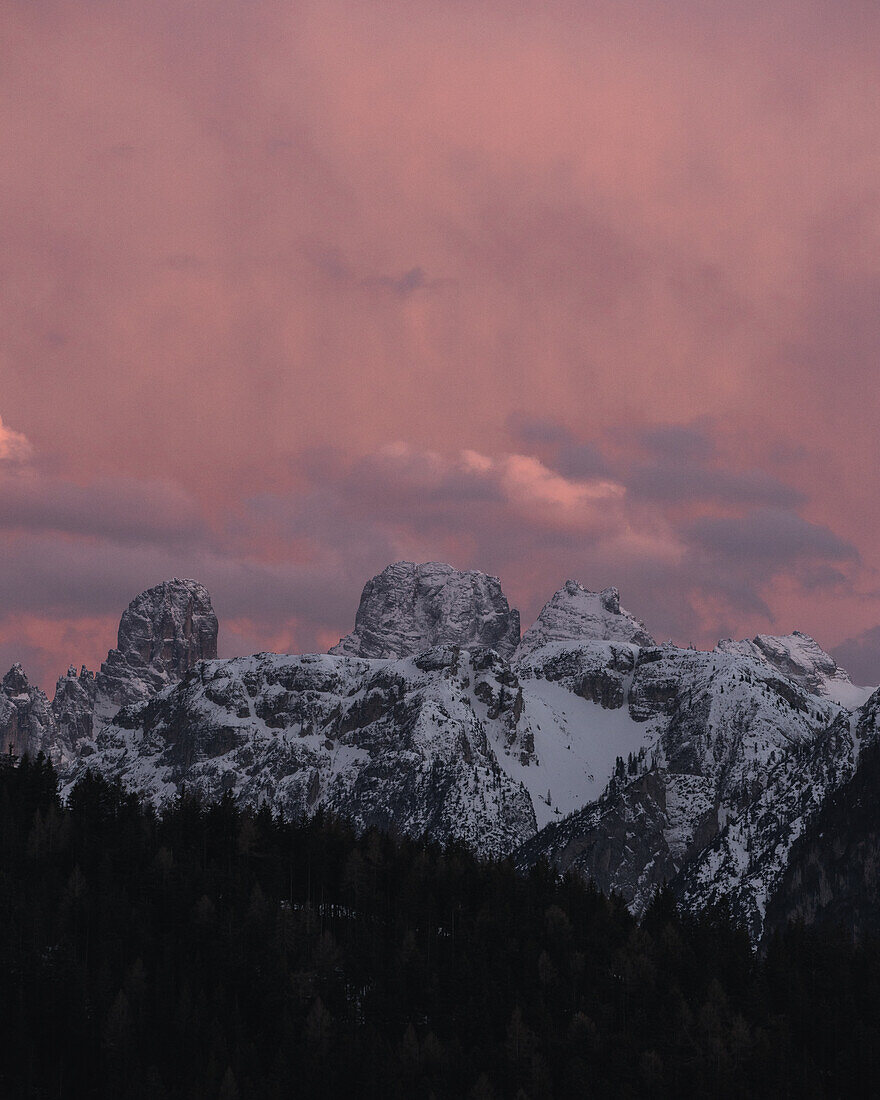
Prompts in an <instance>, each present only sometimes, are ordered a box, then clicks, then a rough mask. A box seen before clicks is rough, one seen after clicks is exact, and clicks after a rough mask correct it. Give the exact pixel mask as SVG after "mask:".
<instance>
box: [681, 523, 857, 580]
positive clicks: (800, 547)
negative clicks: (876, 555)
mask: <svg viewBox="0 0 880 1100" xmlns="http://www.w3.org/2000/svg"><path fill="white" fill-rule="evenodd" d="M684 534H685V535H686V536H687V538H688V539H689V540H690V541H691V542H692V544H693V545H694V546H696V547H697V548H699V549H700V550H701V551H703V552H705V553H708V554H711V555H716V556H717V557H718V558H719V559H720V560H721V561H722V562H734V563H736V564H739V565H743V566H750V567H751V566H754V567H755V568H758V569H761V570H762V571H763V572H765V573H769V572H772V571H775V570H784V569H789V568H790V567H791V566H793V565H795V564H797V563H800V562H804V561H813V560H815V559H830V560H831V561H849V562H857V561H858V560H859V554H858V551H857V550H856V549H855V547H854V546H852V545H851V544H850V543H848V542H846V541H845V540H843V539H841V538H839V537H838V536H837V535H835V534H834V532H833V531H831V530H829V528H827V527H824V526H822V525H821V524H818V523H810V522H809V521H808V520H805V519H803V518H802V517H801V516H799V515H797V514H796V513H795V512H791V511H786V510H785V509H782V508H762V509H758V510H755V511H752V512H749V513H748V514H747V515H745V516H743V517H741V518H732V517H728V516H703V517H701V518H699V519H696V520H694V521H693V522H691V523H689V524H687V525H686V527H685V528H684Z"/></svg>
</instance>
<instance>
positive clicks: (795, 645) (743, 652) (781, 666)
mask: <svg viewBox="0 0 880 1100" xmlns="http://www.w3.org/2000/svg"><path fill="white" fill-rule="evenodd" d="M715 649H716V651H717V652H719V653H737V654H739V655H740V656H743V657H753V658H754V659H755V660H757V661H761V662H762V663H763V664H768V665H770V666H771V667H772V668H775V669H776V670H777V671H778V672H781V673H782V674H783V676H787V677H788V678H789V679H790V680H794V681H795V682H796V683H798V684H800V685H801V686H802V687H804V688H806V690H807V691H809V692H810V693H811V694H813V695H820V696H825V697H826V698H829V699H832V700H834V701H835V702H838V703H840V704H841V705H843V706H849V707H852V706H857V705H859V704H861V703H863V702H864V701H865V698H867V695H868V694H870V692H869V691H868V690H867V689H864V688H859V687H856V686H855V685H854V684H853V682H852V680H850V678H849V675H848V674H847V673H846V672H845V671H844V670H843V669H842V668H841V667H840V666H839V665H838V664H837V662H836V661H835V660H834V658H833V657H832V656H831V654H830V653H826V652H825V650H824V649H822V647H821V646H820V645H819V643H818V642H817V641H816V640H815V638H811V637H810V635H809V634H804V633H802V632H801V631H800V630H794V631H792V633H791V634H780V635H776V634H757V635H756V636H755V637H754V638H752V639H744V640H742V641H733V640H732V639H730V638H724V639H722V640H721V641H720V642H719V643H718V645H717V646H716V647H715Z"/></svg>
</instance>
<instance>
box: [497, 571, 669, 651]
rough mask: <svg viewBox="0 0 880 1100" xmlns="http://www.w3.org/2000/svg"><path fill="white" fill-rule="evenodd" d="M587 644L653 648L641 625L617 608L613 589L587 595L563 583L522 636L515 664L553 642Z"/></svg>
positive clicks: (574, 583)
mask: <svg viewBox="0 0 880 1100" xmlns="http://www.w3.org/2000/svg"><path fill="white" fill-rule="evenodd" d="M589 641H615V642H630V643H632V644H633V645H638V646H652V645H655V644H656V643H655V642H654V639H653V638H652V637H651V635H650V634H649V633H648V632H647V630H646V629H645V626H644V624H643V623H640V622H639V621H638V620H637V619H635V618H634V617H633V616H632V615H630V613H629V612H628V611H626V610H625V609H624V608H622V607H621V606H620V593H619V592H618V591H617V589H616V588H605V589H603V590H602V591H601V592H590V591H589V590H588V589H586V588H584V587H583V585H580V584H578V582H577V581H566V582H565V584H564V585H563V586H562V588H560V589H559V591H558V592H556V593H554V595H553V596H552V598H551V599H550V600H549V601H548V602H547V603H546V604H545V605H544V607H543V609H542V611H541V614H540V615H539V616H538V618H537V620H536V621H535V623H534V625H533V626H531V627H530V628H529V629H528V630H527V631H526V632H525V634H524V635H523V639H522V641H521V642H520V644H519V648H518V649H517V652H516V660H517V661H522V660H524V659H525V658H526V657H528V656H529V655H530V654H532V653H533V652H534V651H535V650H537V649H541V648H543V647H544V646H547V645H549V644H551V643H554V642H560V643H563V642H564V643H572V642H589Z"/></svg>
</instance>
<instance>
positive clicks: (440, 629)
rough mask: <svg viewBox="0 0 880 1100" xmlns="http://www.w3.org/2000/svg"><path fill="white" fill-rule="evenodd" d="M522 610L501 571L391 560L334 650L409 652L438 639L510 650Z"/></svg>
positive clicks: (375, 653)
mask: <svg viewBox="0 0 880 1100" xmlns="http://www.w3.org/2000/svg"><path fill="white" fill-rule="evenodd" d="M518 641H519V612H518V611H514V610H512V609H511V608H510V607H509V606H508V603H507V597H506V596H505V595H504V593H503V592H502V591H501V585H500V584H499V582H498V578H497V577H488V576H486V574H485V573H478V572H476V571H475V570H467V571H463V570H458V569H453V568H452V566H451V565H443V564H441V563H439V562H426V563H423V564H419V565H417V564H415V563H414V562H411V561H399V562H395V564H394V565H389V566H387V567H386V568H385V569H383V570H382V572H381V573H379V574H378V575H377V576H375V577H373V579H372V580H369V581H367V583H366V585H364V591H363V594H362V595H361V602H360V606H359V607H358V610H357V615H356V616H355V626H354V630H353V631H352V632H351V634H348V635H346V636H345V637H344V638H343V639H342V640H341V641H340V642H339V643H338V644H337V645H335V646H333V648H332V649H331V650H330V652H331V653H336V654H345V655H349V656H356V657H407V656H411V655H413V654H416V653H421V652H424V650H426V649H430V648H431V647H432V646H436V645H459V646H462V647H463V648H475V647H480V646H489V647H491V648H492V649H496V650H498V652H499V653H501V654H503V655H504V656H509V655H510V654H511V653H512V652H513V650H514V648H515V647H516V645H517V643H518Z"/></svg>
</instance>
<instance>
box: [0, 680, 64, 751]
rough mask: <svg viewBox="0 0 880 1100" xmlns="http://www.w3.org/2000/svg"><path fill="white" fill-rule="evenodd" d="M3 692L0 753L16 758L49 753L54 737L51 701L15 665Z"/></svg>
mask: <svg viewBox="0 0 880 1100" xmlns="http://www.w3.org/2000/svg"><path fill="white" fill-rule="evenodd" d="M0 687H2V690H0V751H2V752H12V753H13V754H14V755H16V756H21V755H23V754H24V753H26V752H27V753H30V755H31V756H35V755H36V754H37V753H38V752H48V751H49V750H50V749H51V747H52V742H53V737H54V733H55V728H54V723H53V721H52V713H51V711H50V710H49V700H48V699H47V698H46V696H45V695H44V694H43V693H42V691H40V689H39V688H38V687H35V686H34V685H33V684H31V683H30V681H29V680H28V678H27V676H26V675H25V671H24V669H23V668H22V667H21V665H20V664H14V665H13V666H12V668H11V669H10V670H9V671H8V672H7V673H6V675H5V676H4V677H3V680H2V685H0Z"/></svg>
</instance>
